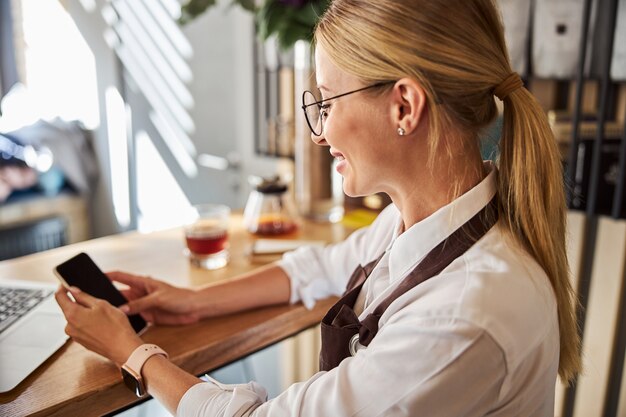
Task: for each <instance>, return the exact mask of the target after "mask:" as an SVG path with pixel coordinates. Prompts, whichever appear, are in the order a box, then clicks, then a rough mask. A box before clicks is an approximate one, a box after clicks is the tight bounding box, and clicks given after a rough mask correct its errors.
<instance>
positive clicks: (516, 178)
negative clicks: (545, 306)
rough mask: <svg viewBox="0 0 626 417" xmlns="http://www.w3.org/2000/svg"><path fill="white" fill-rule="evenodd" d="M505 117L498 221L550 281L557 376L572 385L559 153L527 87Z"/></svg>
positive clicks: (572, 316) (574, 349)
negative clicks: (557, 346) (557, 349)
mask: <svg viewBox="0 0 626 417" xmlns="http://www.w3.org/2000/svg"><path fill="white" fill-rule="evenodd" d="M503 117H504V120H503V128H502V138H501V142H500V158H499V175H498V193H499V197H500V201H501V204H502V207H501V212H500V218H501V219H502V220H503V221H504V222H505V224H506V226H507V228H508V229H509V231H510V232H511V234H512V235H513V236H515V237H516V238H517V239H518V240H519V241H520V242H522V243H523V244H524V246H525V247H526V249H527V250H528V251H529V252H530V254H531V255H532V256H533V257H534V258H535V259H536V260H537V262H538V263H539V265H541V266H542V268H543V269H544V270H545V271H546V274H547V275H548V277H549V278H550V281H551V283H552V288H553V289H554V292H555V295H556V299H557V308H558V316H559V330H560V340H561V350H560V363H559V375H560V377H561V379H562V380H563V381H571V380H572V378H573V377H574V376H575V375H576V374H577V373H579V372H580V369H581V360H580V337H579V333H578V328H577V326H576V313H575V307H576V302H575V300H576V297H575V294H574V291H573V289H572V286H571V284H570V280H569V268H568V264H567V254H566V250H565V245H566V243H565V237H566V209H565V193H564V188H563V172H562V165H561V160H560V156H559V151H558V148H557V145H556V141H555V140H554V136H553V134H552V130H551V129H550V126H549V125H548V121H547V119H546V115H545V113H544V112H543V110H542V108H541V107H540V106H539V103H537V100H536V99H535V98H534V97H533V95H532V94H530V93H529V92H528V91H527V90H526V89H524V88H521V89H518V90H516V91H514V92H512V93H511V94H509V96H508V97H506V98H505V99H504V115H503Z"/></svg>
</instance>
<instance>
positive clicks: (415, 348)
mask: <svg viewBox="0 0 626 417" xmlns="http://www.w3.org/2000/svg"><path fill="white" fill-rule="evenodd" d="M505 370H506V365H505V360H504V355H503V353H502V350H501V349H500V347H499V346H498V345H497V344H496V343H495V342H494V340H493V339H492V338H491V337H490V336H489V334H487V333H486V332H485V331H484V330H482V329H480V328H478V327H476V326H473V325H472V324H469V323H467V322H464V321H459V320H455V319H447V318H443V319H437V318H434V319H423V318H422V319H411V318H409V319H407V320H399V321H397V322H396V323H388V324H387V325H386V326H385V327H383V328H382V329H381V330H380V332H379V334H378V335H377V336H376V337H375V338H374V340H373V341H372V343H371V344H370V346H369V347H368V348H367V349H363V350H360V351H359V352H358V353H357V355H356V356H354V357H351V358H347V359H345V360H344V361H343V362H342V363H341V364H340V365H339V366H338V367H337V368H335V369H333V370H331V371H329V372H319V373H317V374H316V375H314V376H313V377H312V378H311V379H309V380H308V381H305V382H301V383H297V384H294V385H292V386H291V387H290V388H289V389H287V390H286V391H285V392H283V393H282V394H281V395H279V396H278V397H276V398H275V399H273V400H270V401H267V402H263V403H261V402H262V398H261V395H259V394H258V392H257V391H256V390H255V389H254V387H252V388H251V387H250V385H249V384H245V385H238V386H237V387H239V388H240V389H238V390H237V389H228V390H226V389H223V390H221V391H220V389H219V388H217V386H216V385H213V384H198V385H196V386H194V387H193V388H191V389H190V390H189V391H188V393H187V394H185V396H184V397H183V399H182V400H181V402H180V404H179V407H178V413H177V415H178V416H179V417H200V416H202V417H207V416H234V415H237V416H240V415H246V416H294V417H295V416H301V417H309V416H310V417H319V416H361V417H368V416H381V415H385V416H406V415H415V416H432V415H442V416H465V417H472V416H483V415H485V414H487V413H488V412H489V410H490V409H491V408H492V407H494V405H495V404H497V402H498V399H499V395H500V388H501V386H502V382H503V381H504V378H505ZM192 391H193V392H192ZM238 404H242V405H241V406H240V407H237V405H238ZM226 409H228V410H229V411H228V413H227V412H225V411H224V410H226Z"/></svg>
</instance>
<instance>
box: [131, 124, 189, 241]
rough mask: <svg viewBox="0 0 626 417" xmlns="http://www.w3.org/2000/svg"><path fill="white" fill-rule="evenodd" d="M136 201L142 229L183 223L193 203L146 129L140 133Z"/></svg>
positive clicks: (137, 142)
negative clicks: (184, 214) (185, 214)
mask: <svg viewBox="0 0 626 417" xmlns="http://www.w3.org/2000/svg"><path fill="white" fill-rule="evenodd" d="M135 141H136V155H137V205H138V206H139V216H138V217H139V218H138V219H137V229H138V230H139V231H140V232H149V231H153V230H159V229H165V228H168V227H174V226H179V225H181V224H182V223H183V221H184V219H183V215H182V214H183V213H186V212H188V210H189V207H190V206H191V204H190V203H189V200H188V199H187V197H186V196H185V193H184V192H183V190H182V189H181V188H180V186H179V185H178V183H177V182H176V179H175V178H174V176H173V175H172V173H171V172H170V170H169V168H168V167H167V165H166V164H165V161H163V159H162V158H161V155H160V154H159V152H158V150H157V149H156V148H155V147H154V145H153V143H152V139H151V138H150V136H148V134H147V133H146V132H144V131H140V132H138V133H137V135H136V138H135Z"/></svg>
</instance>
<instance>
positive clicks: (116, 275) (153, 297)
mask: <svg viewBox="0 0 626 417" xmlns="http://www.w3.org/2000/svg"><path fill="white" fill-rule="evenodd" d="M107 276H108V277H109V279H111V280H112V281H117V282H120V283H122V284H126V285H128V287H129V288H128V289H126V290H122V294H124V296H125V297H126V298H127V299H128V300H129V301H128V304H126V305H124V306H121V307H120V310H122V311H123V312H125V313H126V314H137V313H139V314H141V315H142V316H143V318H144V319H146V320H147V321H149V322H151V323H155V324H189V323H195V322H196V321H198V320H199V319H200V314H199V313H198V308H197V306H196V305H195V302H194V301H195V299H196V296H197V294H196V292H195V291H193V290H190V289H186V288H178V287H174V286H173V285H169V284H166V283H165V282H162V281H158V280H156V279H152V278H149V277H142V276H138V275H133V274H128V273H125V272H119V271H116V272H109V273H107Z"/></svg>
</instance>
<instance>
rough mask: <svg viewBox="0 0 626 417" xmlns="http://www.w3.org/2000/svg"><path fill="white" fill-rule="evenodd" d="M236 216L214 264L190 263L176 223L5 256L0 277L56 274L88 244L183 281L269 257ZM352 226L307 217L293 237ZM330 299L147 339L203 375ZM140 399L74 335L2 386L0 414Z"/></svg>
mask: <svg viewBox="0 0 626 417" xmlns="http://www.w3.org/2000/svg"><path fill="white" fill-rule="evenodd" d="M232 223H233V224H232V226H231V229H230V230H229V233H230V244H231V261H230V263H229V265H228V266H227V267H226V268H223V269H220V270H217V271H205V270H201V269H197V268H195V267H193V266H191V265H189V262H188V260H187V259H186V257H185V256H184V255H183V250H184V239H183V235H182V231H181V230H180V229H173V230H167V231H163V232H155V233H150V234H140V233H135V232H133V233H127V234H122V235H116V236H110V237H106V238H101V239H95V240H91V241H87V242H83V243H78V244H75V245H70V246H65V247H62V248H58V249H53V250H50V251H46V252H41V253H38V254H34V255H29V256H25V257H22V258H17V259H13V260H9V261H4V262H0V279H23V280H31V281H43V282H56V279H55V277H54V275H53V273H52V270H53V267H54V266H55V265H57V264H59V263H61V262H62V261H64V260H66V259H67V258H69V257H71V256H73V255H75V254H76V253H78V252H87V253H88V254H89V255H90V256H91V257H92V258H93V259H94V261H95V262H96V263H97V264H98V265H99V266H100V267H101V268H102V269H103V270H105V271H111V270H115V269H119V270H124V271H128V272H133V273H137V274H143V275H150V276H153V277H155V278H159V279H163V280H166V281H168V282H170V283H173V284H175V285H179V286H189V287H195V286H201V285H204V284H207V283H210V282H214V281H217V280H224V279H229V278H231V277H233V276H236V275H238V274H241V273H243V272H247V271H249V270H251V269H254V268H256V267H258V266H260V265H262V264H264V263H267V262H269V261H270V260H271V259H270V258H267V257H264V258H263V259H260V258H253V257H251V256H249V254H248V251H249V248H250V246H251V244H252V242H253V240H254V237H253V236H252V235H250V234H248V233H247V232H246V231H245V230H243V228H242V227H241V218H240V217H239V216H234V218H233V222H232ZM350 231H351V230H348V229H347V228H345V227H344V226H342V225H340V224H332V225H331V224H314V223H305V224H304V225H303V226H302V227H301V228H300V230H299V231H298V232H296V233H294V234H292V235H291V236H289V237H290V238H294V239H303V240H304V239H306V240H324V241H327V242H336V241H339V240H342V239H343V238H345V237H346V236H347V235H348V234H349V233H350ZM333 302H334V300H333V299H329V300H326V301H324V302H320V303H318V304H317V305H316V307H315V308H314V309H313V310H311V311H309V310H306V309H305V308H304V307H303V306H302V305H295V306H279V307H270V308H263V309H257V310H252V311H249V312H244V313H239V314H234V315H230V316H225V317H220V318H214V319H207V320H204V321H202V322H200V323H196V324H192V325H188V326H171V327H170V326H158V327H154V328H151V329H149V330H148V331H147V332H146V333H145V334H144V336H143V339H144V340H145V341H146V342H151V343H156V344H158V345H160V346H161V347H163V349H165V350H166V351H167V352H168V353H169V354H170V359H171V360H172V361H173V362H174V363H176V364H178V365H179V366H181V367H182V368H183V369H185V370H187V371H189V372H191V373H193V374H196V375H199V374H201V373H203V372H206V371H209V370H213V369H216V368H219V367H220V366H222V365H225V364H227V363H229V362H232V361H234V360H237V359H240V358H242V357H245V356H246V355H248V354H250V353H252V352H255V351H257V350H259V349H262V348H264V347H266V346H268V345H270V344H272V343H275V342H277V341H279V340H282V339H284V338H286V337H288V336H291V335H293V334H296V333H298V332H300V331H302V330H304V329H306V328H308V327H310V326H312V325H315V324H317V323H318V322H319V321H320V320H321V317H322V316H323V314H324V313H325V312H326V311H327V310H328V308H329V307H330V306H331V305H332V303H333ZM114 337H115V335H111V339H113V338H114ZM136 401H137V398H136V397H135V396H134V394H133V393H131V392H130V391H129V390H128V389H127V388H126V387H125V386H124V385H123V383H122V379H121V376H120V373H119V370H118V369H117V368H116V367H115V366H114V365H113V363H111V362H109V361H108V360H106V359H104V358H103V357H101V356H99V355H97V354H95V353H92V352H89V351H87V350H86V349H84V348H83V347H82V346H80V345H78V344H77V343H74V342H72V341H69V342H67V343H66V344H65V346H63V347H62V348H61V349H60V350H59V351H57V352H56V353H55V354H54V355H53V356H52V357H51V358H50V359H48V361H46V362H45V363H44V364H43V365H42V366H41V367H39V368H38V369H37V370H36V371H35V372H34V373H33V374H31V375H30V376H29V377H28V378H27V379H26V380H25V381H23V382H22V383H20V384H19V385H18V386H17V387H16V388H15V389H13V390H12V391H9V392H7V393H3V394H0V416H12V417H16V416H25V415H35V416H44V415H53V416H70V415H72V416H73V415H76V416H79V415H80V416H92V415H101V414H105V413H109V412H112V411H115V410H117V409H120V408H122V407H124V406H127V405H129V404H132V403H133V402H136Z"/></svg>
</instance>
